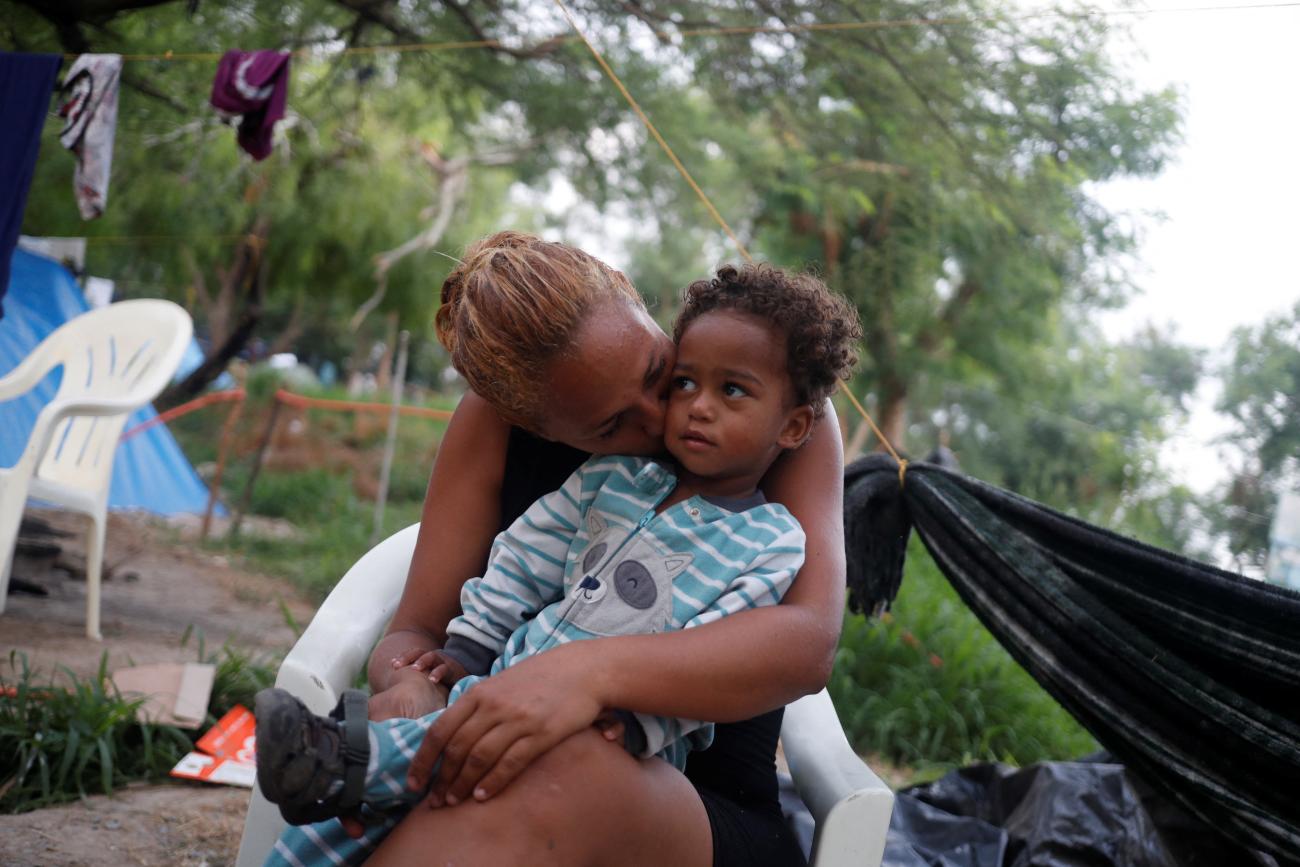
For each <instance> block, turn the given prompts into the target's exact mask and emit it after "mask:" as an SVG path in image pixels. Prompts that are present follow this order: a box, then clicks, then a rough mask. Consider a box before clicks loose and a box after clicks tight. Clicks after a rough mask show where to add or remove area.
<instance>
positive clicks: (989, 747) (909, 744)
mask: <svg viewBox="0 0 1300 867" xmlns="http://www.w3.org/2000/svg"><path fill="white" fill-rule="evenodd" d="M830 691H831V694H832V696H833V697H834V699H835V704H836V707H837V708H838V709H839V712H840V717H841V718H842V719H843V721H844V727H845V730H846V731H847V732H848V734H849V737H850V739H851V740H852V741H853V742H854V743H855V745H856V746H857V747H858V748H859V749H860V750H862V751H864V752H873V753H878V754H881V755H883V756H885V757H886V758H888V759H889V760H891V761H894V762H898V763H901V764H905V765H909V766H911V767H914V768H918V769H922V770H923V771H926V772H929V773H934V772H940V771H943V770H946V769H948V768H951V767H955V766H960V765H963V764H968V763H970V762H972V761H984V760H988V761H1003V762H1008V763H1010V764H1014V765H1024V764H1030V763H1032V762H1036V761H1043V760H1050V759H1071V758H1076V757H1078V756H1079V755H1082V754H1084V753H1088V752H1091V751H1093V750H1095V749H1096V748H1097V745H1096V742H1095V741H1094V740H1093V739H1092V737H1091V736H1090V735H1089V734H1088V733H1087V732H1086V731H1084V729H1083V728H1082V727H1081V726H1079V724H1078V723H1077V722H1075V721H1074V719H1073V717H1071V716H1070V715H1069V714H1068V713H1066V712H1065V710H1063V709H1062V708H1061V706H1060V705H1058V704H1057V703H1056V701H1055V700H1054V699H1053V698H1052V697H1051V696H1050V695H1048V694H1047V693H1046V692H1044V691H1043V689H1042V687H1040V686H1039V685H1038V684H1037V683H1036V682H1035V681H1034V680H1033V678H1031V677H1030V676H1029V674H1028V673H1026V672H1025V670H1024V669H1022V668H1021V667H1020V666H1019V665H1018V664H1017V663H1016V662H1015V661H1014V660H1013V659H1012V658H1011V656H1010V655H1008V654H1007V652H1006V651H1005V650H1003V649H1002V647H1001V645H999V644H998V643H997V640H996V639H995V638H994V637H993V636H992V634H990V633H989V632H988V630H986V629H985V628H984V626H983V625H982V624H981V623H980V622H979V621H978V620H977V619H976V618H975V615H974V614H972V613H971V611H970V610H969V609H968V608H966V606H965V605H964V604H963V603H962V601H961V599H960V598H959V597H958V596H957V594H956V592H955V591H954V590H953V589H952V588H951V587H950V586H949V584H948V582H947V580H946V579H945V578H944V577H943V575H942V573H940V572H939V570H938V567H936V566H935V565H934V562H933V561H932V560H931V559H930V556H929V554H928V553H926V551H925V549H924V547H923V546H922V545H921V544H920V543H919V542H916V541H914V542H913V544H912V546H911V548H910V550H909V552H908V559H907V569H906V577H905V580H904V581H903V585H902V590H901V591H900V593H899V595H898V599H897V600H896V601H895V603H894V606H893V612H892V613H891V614H886V615H884V616H883V617H882V618H880V619H877V620H867V619H866V618H864V617H861V616H850V617H847V618H846V620H845V624H844V632H843V635H842V637H841V639H840V648H839V651H838V655H837V658H836V664H835V670H834V673H833V674H832V676H831V683H830ZM929 773H927V775H929Z"/></svg>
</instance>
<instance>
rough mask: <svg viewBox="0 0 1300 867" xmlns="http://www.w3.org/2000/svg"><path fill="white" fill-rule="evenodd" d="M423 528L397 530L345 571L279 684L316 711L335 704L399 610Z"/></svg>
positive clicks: (292, 653) (293, 653)
mask: <svg viewBox="0 0 1300 867" xmlns="http://www.w3.org/2000/svg"><path fill="white" fill-rule="evenodd" d="M419 529H420V525H419V524H412V525H411V526H410V527H407V528H406V529H405V530H402V531H400V532H398V533H395V534H394V535H392V536H390V537H389V538H388V539H386V540H385V541H383V542H381V543H380V544H379V545H376V546H375V547H374V548H372V549H370V551H368V552H367V553H366V554H365V555H364V556H363V557H362V558H361V559H360V560H358V561H357V562H356V563H355V564H354V565H353V566H352V568H351V569H349V570H348V571H347V574H345V575H344V576H343V578H342V579H341V580H340V581H339V583H338V584H337V585H336V586H335V587H334V590H333V591H332V592H331V593H330V595H329V596H328V597H327V598H326V599H325V602H324V603H323V604H322V605H321V607H320V608H319V609H318V610H317V611H316V616H315V617H313V618H312V621H311V623H310V624H309V625H308V626H307V629H306V630H305V631H304V632H303V634H302V636H301V637H300V638H299V639H298V642H297V643H296V644H295V645H294V646H293V649H292V650H290V651H289V654H288V656H286V657H285V659H284V663H283V664H282V665H281V666H280V673H279V675H278V676H277V677H276V681H275V682H276V685H277V686H279V687H281V688H283V689H287V690H289V691H290V692H292V693H293V694H294V695H296V696H298V697H299V698H300V699H302V701H303V702H304V703H305V704H306V705H307V706H308V707H310V708H311V709H312V710H313V711H315V712H316V713H326V712H328V711H330V710H331V709H333V707H334V705H335V703H336V702H337V701H338V697H339V694H340V693H342V691H343V690H345V689H347V688H348V687H349V686H351V685H352V683H353V681H354V680H355V679H356V676H357V673H358V672H360V671H362V670H363V669H364V668H365V665H366V661H367V659H368V658H369V655H370V651H371V649H372V648H373V647H374V645H375V642H376V641H377V640H378V639H379V636H380V634H381V633H382V632H383V630H384V628H385V627H386V626H387V625H388V621H389V620H391V619H392V617H393V613H394V612H395V611H396V610H397V603H398V602H399V601H400V599H401V597H402V588H403V586H404V585H405V583H406V573H407V570H408V569H409V567H410V565H411V555H412V553H413V552H414V550H415V537H416V535H417V534H418V533H419Z"/></svg>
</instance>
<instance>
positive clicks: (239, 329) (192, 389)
mask: <svg viewBox="0 0 1300 867" xmlns="http://www.w3.org/2000/svg"><path fill="white" fill-rule="evenodd" d="M267 226H268V223H267V220H266V219H265V218H263V217H259V218H258V219H257V220H256V222H255V223H254V224H253V228H252V229H251V230H250V231H249V233H248V234H247V235H245V236H244V237H243V238H242V239H241V240H240V242H239V247H238V248H237V249H236V251H235V261H234V264H233V265H232V266H231V269H230V272H229V273H228V275H227V277H226V280H227V281H229V284H228V285H230V286H231V287H233V288H234V289H235V290H236V291H235V292H233V293H231V294H232V295H233V297H235V298H236V299H237V302H236V306H237V309H238V312H237V313H236V314H235V316H234V325H233V327H231V328H230V329H229V333H227V334H226V335H225V336H224V338H223V339H222V340H221V341H220V342H214V343H213V344H212V345H210V346H209V347H208V354H207V357H206V358H204V359H203V363H202V364H200V365H199V366H198V367H196V368H194V370H192V371H190V374H189V375H188V376H186V377H185V378H184V379H183V380H181V381H180V382H178V383H175V384H174V385H172V386H171V387H169V388H168V389H167V390H166V391H164V392H163V393H162V394H161V395H159V396H158V399H157V400H156V401H154V405H155V406H157V407H158V408H159V409H160V410H161V409H167V408H169V407H173V406H177V405H179V404H182V403H184V402H185V401H187V400H191V399H193V398H195V397H198V395H200V394H201V393H202V392H203V390H204V389H205V388H207V387H208V386H209V385H210V384H211V383H212V381H213V380H215V379H216V378H217V377H218V376H220V375H221V374H222V373H223V372H225V369H226V365H228V364H229V363H230V360H231V359H232V358H234V357H235V356H236V355H238V354H239V353H240V351H241V350H243V348H244V347H245V346H247V345H248V341H249V339H250V338H251V337H252V336H253V330H254V329H255V328H256V327H257V323H258V322H259V321H261V318H262V296H263V292H264V289H265V284H266V260H265V258H264V257H263V255H262V252H263V249H264V248H265V246H266V233H267Z"/></svg>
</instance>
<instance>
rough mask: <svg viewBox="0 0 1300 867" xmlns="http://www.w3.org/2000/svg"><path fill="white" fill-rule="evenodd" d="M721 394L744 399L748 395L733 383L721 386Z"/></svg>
mask: <svg viewBox="0 0 1300 867" xmlns="http://www.w3.org/2000/svg"><path fill="white" fill-rule="evenodd" d="M722 393H723V394H724V395H725V396H727V397H744V396H745V395H747V394H749V392H747V391H745V389H744V388H742V387H741V386H739V385H736V384H735V383H734V382H728V383H727V384H726V385H724V386H722Z"/></svg>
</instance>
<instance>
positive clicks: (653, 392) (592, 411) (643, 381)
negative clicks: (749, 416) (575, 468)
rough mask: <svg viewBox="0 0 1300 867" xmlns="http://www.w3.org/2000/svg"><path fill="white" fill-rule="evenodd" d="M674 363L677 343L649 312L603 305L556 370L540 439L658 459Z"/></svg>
mask: <svg viewBox="0 0 1300 867" xmlns="http://www.w3.org/2000/svg"><path fill="white" fill-rule="evenodd" d="M673 361H674V347H673V342H672V340H671V339H670V338H669V337H668V335H667V334H664V332H663V329H661V328H660V327H659V326H658V325H657V324H656V323H655V321H654V320H653V319H651V318H650V314H648V313H647V312H646V311H645V310H644V309H642V308H641V307H639V306H634V305H632V304H628V303H625V302H623V301H621V300H615V301H611V302H608V303H605V304H602V305H601V306H599V307H597V308H596V309H594V310H593V311H592V312H591V313H590V314H589V315H588V316H587V320H586V321H585V322H584V323H583V324H582V326H581V327H580V328H579V329H578V333H577V336H576V338H575V340H574V348H573V350H572V351H570V352H569V353H567V354H566V355H565V356H564V357H562V358H560V359H558V360H557V361H555V362H553V363H552V364H551V368H550V370H549V371H548V373H549V378H550V383H549V392H548V394H549V396H550V400H549V402H548V405H547V419H546V422H545V424H544V425H543V429H542V430H541V431H539V433H541V434H542V436H544V437H546V438H547V439H551V440H556V441H558V442H562V443H565V444H566V445H570V446H573V447H574V448H576V449H581V450H582V451H585V452H594V453H596V454H620V455H654V454H659V453H660V452H662V451H663V433H664V410H665V406H666V404H665V399H666V397H667V391H668V383H669V380H670V379H671V374H672V369H673Z"/></svg>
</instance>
